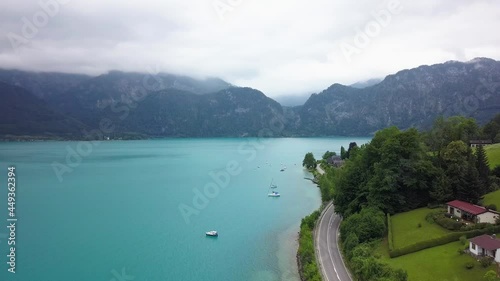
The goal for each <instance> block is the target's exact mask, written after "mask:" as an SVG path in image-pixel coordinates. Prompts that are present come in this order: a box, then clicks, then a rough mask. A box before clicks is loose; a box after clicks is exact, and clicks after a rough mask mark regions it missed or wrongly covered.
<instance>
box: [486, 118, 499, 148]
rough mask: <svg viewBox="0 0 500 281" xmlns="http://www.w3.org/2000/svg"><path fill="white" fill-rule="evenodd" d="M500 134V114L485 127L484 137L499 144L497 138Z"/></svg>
mask: <svg viewBox="0 0 500 281" xmlns="http://www.w3.org/2000/svg"><path fill="white" fill-rule="evenodd" d="M499 134H500V114H497V115H496V116H495V117H493V119H492V120H491V121H490V122H488V123H487V124H486V125H484V127H483V135H484V137H485V138H486V139H489V140H492V141H494V142H498V140H497V136H498V135H499Z"/></svg>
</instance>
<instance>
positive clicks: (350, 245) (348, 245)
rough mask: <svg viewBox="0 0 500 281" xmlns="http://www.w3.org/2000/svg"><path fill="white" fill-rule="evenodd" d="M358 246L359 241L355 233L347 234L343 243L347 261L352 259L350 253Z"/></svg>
mask: <svg viewBox="0 0 500 281" xmlns="http://www.w3.org/2000/svg"><path fill="white" fill-rule="evenodd" d="M358 245H359V239H358V236H357V235H356V233H353V232H351V233H349V235H348V236H347V238H346V239H345V241H344V251H345V253H346V256H347V259H349V260H350V259H351V258H352V251H353V250H354V248H356V246H358Z"/></svg>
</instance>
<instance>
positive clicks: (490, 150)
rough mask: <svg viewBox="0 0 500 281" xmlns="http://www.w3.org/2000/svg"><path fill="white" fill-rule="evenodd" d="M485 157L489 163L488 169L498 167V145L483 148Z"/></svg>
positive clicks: (499, 162)
mask: <svg viewBox="0 0 500 281" xmlns="http://www.w3.org/2000/svg"><path fill="white" fill-rule="evenodd" d="M484 150H485V151H486V155H487V156H488V162H489V163H490V168H494V167H496V166H497V165H500V143H496V144H493V145H487V146H485V147H484Z"/></svg>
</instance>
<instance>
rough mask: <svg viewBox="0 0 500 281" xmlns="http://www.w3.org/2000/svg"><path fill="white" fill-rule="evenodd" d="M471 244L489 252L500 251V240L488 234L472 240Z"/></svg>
mask: <svg viewBox="0 0 500 281" xmlns="http://www.w3.org/2000/svg"><path fill="white" fill-rule="evenodd" d="M470 242H471V243H473V244H476V245H478V246H479V247H481V248H484V249H485V250H489V251H491V250H496V249H500V240H498V239H496V238H493V237H491V236H489V235H487V234H484V235H481V236H477V237H474V238H472V239H471V240H470Z"/></svg>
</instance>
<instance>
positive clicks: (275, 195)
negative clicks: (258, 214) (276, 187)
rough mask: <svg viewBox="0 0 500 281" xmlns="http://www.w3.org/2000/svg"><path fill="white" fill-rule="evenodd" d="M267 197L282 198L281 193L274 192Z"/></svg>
mask: <svg viewBox="0 0 500 281" xmlns="http://www.w3.org/2000/svg"><path fill="white" fill-rule="evenodd" d="M267 196H269V197H280V196H281V195H280V194H279V192H276V191H273V192H271V193H269V194H267Z"/></svg>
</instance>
